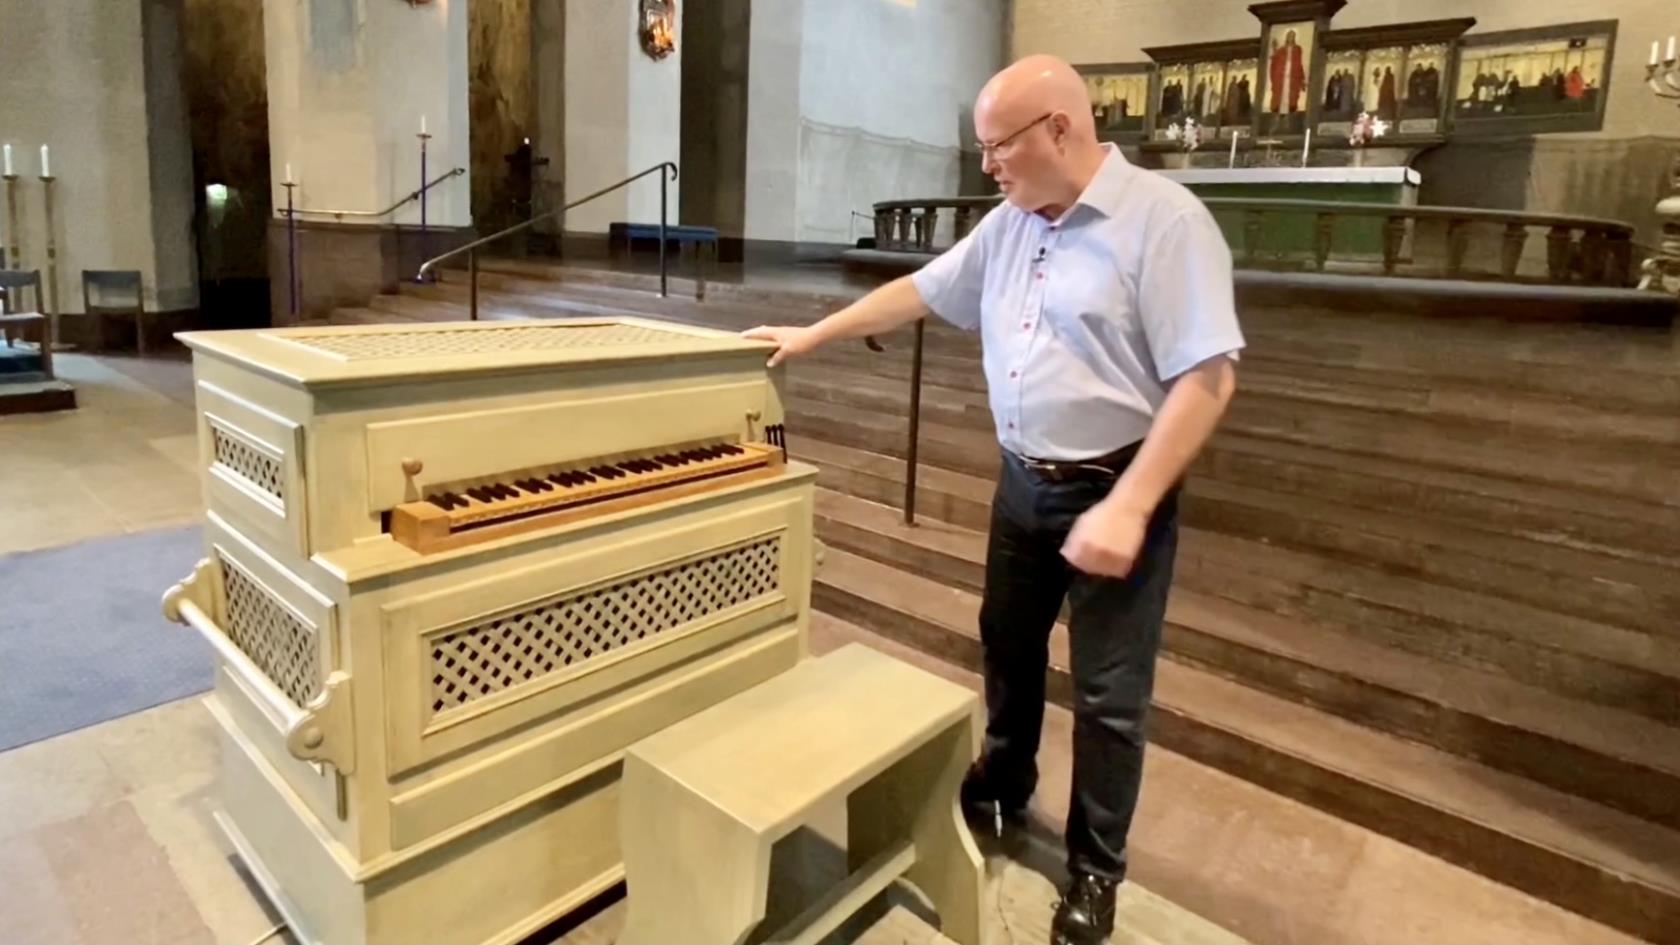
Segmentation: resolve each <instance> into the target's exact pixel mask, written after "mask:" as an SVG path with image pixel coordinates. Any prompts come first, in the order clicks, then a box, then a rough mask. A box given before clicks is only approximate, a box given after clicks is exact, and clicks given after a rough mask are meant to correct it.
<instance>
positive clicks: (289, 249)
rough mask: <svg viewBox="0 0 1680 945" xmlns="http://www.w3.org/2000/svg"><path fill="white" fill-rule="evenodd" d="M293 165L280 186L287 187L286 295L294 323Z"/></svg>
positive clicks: (294, 215) (294, 226)
mask: <svg viewBox="0 0 1680 945" xmlns="http://www.w3.org/2000/svg"><path fill="white" fill-rule="evenodd" d="M291 176H292V166H291V165H290V164H287V165H286V182H285V183H283V184H281V185H280V186H282V187H284V188H286V295H287V301H288V303H289V304H288V305H287V309H288V310H289V311H290V312H291V313H292V324H294V325H295V324H297V321H298V289H299V285H298V265H297V214H296V213H295V212H294V211H293V209H292V193H293V192H294V191H295V190H297V184H296V183H294V182H293V181H292V180H291Z"/></svg>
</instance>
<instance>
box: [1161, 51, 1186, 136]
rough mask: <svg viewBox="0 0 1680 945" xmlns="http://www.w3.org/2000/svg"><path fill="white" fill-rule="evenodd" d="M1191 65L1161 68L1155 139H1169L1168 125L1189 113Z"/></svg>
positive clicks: (1176, 122)
mask: <svg viewBox="0 0 1680 945" xmlns="http://www.w3.org/2000/svg"><path fill="white" fill-rule="evenodd" d="M1189 85H1190V67H1189V66H1187V65H1172V66H1163V67H1162V68H1161V97H1160V99H1159V100H1158V102H1157V107H1156V109H1155V116H1156V117H1155V135H1154V137H1155V140H1157V141H1165V140H1167V131H1166V129H1167V126H1168V125H1176V124H1178V123H1179V122H1181V121H1183V120H1184V118H1185V116H1186V115H1188V114H1189V105H1190V97H1189V88H1188V86H1189Z"/></svg>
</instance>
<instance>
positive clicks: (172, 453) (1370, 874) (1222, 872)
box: [0, 355, 1630, 945]
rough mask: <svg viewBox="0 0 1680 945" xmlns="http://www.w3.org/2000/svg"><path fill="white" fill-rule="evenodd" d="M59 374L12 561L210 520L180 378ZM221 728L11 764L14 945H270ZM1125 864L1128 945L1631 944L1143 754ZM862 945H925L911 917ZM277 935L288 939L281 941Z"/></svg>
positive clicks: (1043, 815) (1054, 811)
mask: <svg viewBox="0 0 1680 945" xmlns="http://www.w3.org/2000/svg"><path fill="white" fill-rule="evenodd" d="M60 368H61V371H62V373H63V374H64V375H65V376H66V377H67V378H69V379H70V380H71V381H72V382H73V383H75V384H76V386H77V390H78V393H79V395H80V397H81V404H82V406H81V408H80V409H78V410H77V411H75V412H73V413H64V414H49V415H39V416H27V417H5V418H0V497H4V498H3V499H0V553H4V552H8V551H17V550H22V549H27V548H38V547H45V546H50V545H55V544H60V543H65V542H70V541H75V540H78V539H81V538H88V537H93V536H96V535H107V534H115V533H121V532H127V531H135V530H140V529H146V528H154V527H160V526H166V525H172V524H179V523H182V522H188V521H192V520H194V519H196V518H197V516H198V514H199V505H198V502H199V496H198V483H197V479H196V477H195V475H194V473H193V471H192V469H193V465H194V457H195V455H196V446H195V442H194V433H193V419H192V411H191V377H190V371H189V370H188V368H187V365H186V363H185V361H183V360H170V359H153V360H146V361H140V360H136V359H133V358H122V357H89V356H84V355H66V356H63V357H61V358H60ZM8 591H10V592H14V593H15V592H20V591H21V592H27V589H26V588H24V589H17V588H12V589H8ZM144 606H148V607H150V606H155V601H153V600H147V601H145V602H144ZM860 634H863V631H860V630H858V629H857V628H854V627H850V626H848V625H845V624H841V623H839V622H837V621H832V620H828V619H821V620H819V621H818V626H817V628H816V629H815V631H814V633H813V639H814V643H815V645H816V646H817V648H818V649H826V648H829V647H832V646H836V645H839V644H840V643H842V642H845V641H846V640H849V639H856V638H859V635H860ZM862 638H863V639H864V640H865V642H869V643H870V644H871V645H876V646H880V647H882V648H883V649H887V650H889V651H890V652H893V653H895V654H896V655H900V656H902V657H903V658H906V659H911V660H914V661H921V659H920V658H919V657H918V656H916V655H915V654H912V653H908V652H905V651H902V650H900V649H898V648H896V647H894V646H893V645H892V644H890V643H888V642H886V641H882V640H880V639H878V638H875V637H872V636H867V635H866V636H864V637H862ZM936 668H937V669H938V670H939V671H940V672H942V673H943V674H945V675H948V676H950V677H951V678H954V679H957V680H959V681H962V682H964V683H965V684H968V685H971V686H973V685H976V684H977V683H976V680H975V679H974V678H973V677H972V676H971V675H969V674H966V673H962V672H961V671H959V670H955V669H952V668H950V667H936ZM209 731H210V729H209V720H208V717H207V714H206V713H205V711H204V709H203V707H202V705H201V704H200V702H199V701H198V700H197V699H188V700H183V701H181V702H176V703H172V704H169V705H165V706H161V707H159V708H157V709H153V710H150V711H147V712H144V713H140V714H137V715H133V716H129V717H127V718H123V719H118V720H115V721H112V722H108V723H105V724H103V725H99V726H95V727H92V728H88V729H83V730H81V731H78V732H73V733H70V734H67V735H64V736H60V737H58V738H55V739H50V740H47V741H43V742H38V743H35V744H32V745H27V746H24V747H22V748H18V749H14V750H12V751H9V752H5V753H0V810H4V811H6V813H7V816H6V817H5V818H0V890H4V893H3V894H0V941H30V942H43V943H57V942H65V943H84V942H105V941H118V940H120V941H131V942H177V941H179V942H189V941H190V942H204V941H217V942H229V943H236V945H237V943H245V942H252V941H255V940H257V939H258V938H259V936H264V935H268V934H269V933H271V932H272V931H273V930H274V927H275V925H276V923H277V919H276V917H275V916H274V915H273V914H272V913H271V912H269V911H268V910H267V909H266V908H265V906H264V905H263V903H262V901H261V900H260V898H259V897H258V896H257V895H255V893H254V892H253V891H252V887H251V885H250V884H249V883H248V881H247V880H246V879H245V878H244V877H243V875H242V873H241V872H240V870H238V869H237V867H236V865H235V861H232V860H230V859H229V858H228V856H227V855H226V853H225V849H224V847H223V845H222V843H221V841H220V839H219V838H218V837H217V836H216V835H215V832H214V828H213V826H212V825H211V822H210V819H209V816H208V813H209V810H210V806H211V804H212V803H213V800H214V790H213V787H212V782H213V777H214V771H215V762H214V757H213V752H212V742H211V739H210V737H209ZM1070 735H1071V722H1070V719H1069V717H1068V715H1067V713H1065V712H1062V711H1059V710H1055V709H1052V710H1051V711H1050V712H1049V714H1048V716H1047V719H1046V739H1045V746H1044V751H1043V755H1042V757H1041V767H1042V768H1043V780H1042V784H1041V787H1042V790H1041V791H1040V794H1039V796H1038V799H1037V800H1036V801H1035V805H1036V807H1035V814H1036V816H1037V817H1038V818H1039V819H1040V821H1041V822H1043V823H1047V824H1054V823H1059V822H1060V819H1061V817H1062V816H1063V814H1064V813H1065V809H1066V797H1067V773H1068V764H1067V761H1068V757H1069V739H1070ZM1131 855H1132V862H1133V866H1132V877H1133V879H1134V880H1136V883H1135V884H1130V885H1129V887H1128V891H1127V896H1128V898H1127V900H1126V906H1125V913H1126V916H1127V918H1126V919H1125V920H1123V923H1122V924H1123V927H1122V929H1121V931H1120V933H1119V934H1117V936H1116V941H1188V940H1197V941H1219V940H1229V935H1228V934H1227V933H1223V932H1220V931H1219V929H1220V928H1223V929H1228V930H1230V933H1234V934H1235V935H1236V936H1240V937H1241V938H1244V939H1248V940H1254V941H1275V942H1328V941H1344V942H1422V941H1452V942H1507V941H1520V942H1530V943H1545V942H1625V941H1630V939H1629V938H1628V937H1627V936H1626V935H1624V934H1621V933H1618V932H1616V931H1614V930H1611V929H1608V928H1605V927H1604V926H1602V925H1599V924H1596V923H1593V922H1590V921H1587V920H1585V919H1582V918H1581V917H1579V916H1576V915H1574V914H1572V913H1569V912H1566V911H1563V910H1561V909H1558V908H1556V907H1555V906H1552V905H1550V904H1548V903H1545V902H1542V901H1540V900H1537V899H1535V898H1533V897H1531V896H1528V895H1525V894H1523V893H1520V892H1517V891H1515V890H1512V889H1510V888H1507V887H1504V886H1501V885H1499V884H1496V883H1493V882H1490V881H1488V880H1485V879H1483V878H1481V877H1479V876H1476V875H1474V874H1472V873H1469V872H1467V871H1465V870H1462V869H1459V868H1457V867H1454V866H1452V865H1450V864H1447V863H1445V862H1443V861H1441V860H1438V859H1435V858H1434V857H1431V856H1428V855H1426V854H1424V853H1421V852H1419V851H1417V850H1415V849H1413V848H1411V847H1407V846H1405V845H1403V844H1400V843H1397V842H1395V841H1393V840H1390V839H1388V838H1386V837H1384V836H1381V835H1379V834H1376V833H1373V832H1371V831H1368V830H1365V829H1363V828H1361V827H1358V826H1355V825H1352V824H1348V823H1346V822H1343V821H1340V820H1337V819H1336V818H1333V817H1329V816H1327V815H1325V814H1322V813H1320V812H1318V811H1316V810H1313V809H1311V808H1309V807H1306V806H1305V805H1302V804H1299V803H1297V802H1295V801H1291V800H1288V799H1286V798H1282V797H1280V796H1278V795H1275V794H1272V793H1270V792H1268V791H1265V790H1263V789H1261V788H1259V787H1256V786H1254V785H1252V784H1249V783H1247V782H1244V781H1241V780H1238V779H1236V778H1232V777H1230V776H1228V775H1225V774H1223V773H1221V772H1219V771H1216V770H1214V769H1211V768H1208V767H1205V766H1202V765H1199V764H1196V763H1194V762H1191V761H1189V760H1187V759H1185V758H1183V757H1181V756H1178V755H1174V754H1172V753H1170V752H1166V751H1162V750H1152V751H1151V753H1150V755H1149V759H1148V763H1147V766H1146V772H1145V783H1144V788H1143V795H1142V801H1141V805H1140V809H1139V811H1138V817H1137V821H1136V824H1135V827H1134V831H1133V836H1132V850H1131ZM994 865H996V866H997V868H998V869H999V871H1000V876H1001V879H1000V882H998V883H997V884H996V885H994V890H995V891H996V894H995V896H994V897H993V901H994V902H995V903H997V905H998V908H999V911H1000V921H1001V922H1004V923H1008V928H1007V929H1006V930H1005V931H1004V932H1003V933H1002V934H1001V935H1000V936H999V939H1003V938H1005V937H1008V938H1013V939H1015V940H1020V941H1034V940H1037V941H1042V940H1043V938H1042V937H1043V934H1044V923H1045V922H1046V921H1047V920H1048V909H1049V900H1050V896H1051V890H1050V886H1049V881H1048V880H1047V879H1045V878H1044V877H1043V876H1040V875H1038V874H1037V873H1035V872H1033V871H1032V870H1031V869H1030V868H1026V867H1019V866H1007V867H1005V866H1003V865H1002V864H994ZM1029 865H1030V863H1029ZM603 906H604V907H603V908H601V909H599V910H597V911H594V912H592V913H590V914H588V915H587V916H583V917H580V918H579V920H577V921H574V922H573V923H571V924H569V925H562V926H556V927H554V928H552V929H550V930H547V931H546V932H545V933H544V935H542V936H540V937H539V939H538V940H543V941H566V942H607V941H610V940H611V938H612V936H613V934H614V933H615V932H616V930H617V928H618V925H619V923H620V922H622V915H621V910H622V905H621V904H614V903H611V902H608V903H604V904H603ZM1196 916H1201V917H1202V918H1203V919H1205V920H1207V921H1208V922H1211V923H1214V925H1213V926H1209V925H1207V924H1204V923H1203V922H1202V921H1201V920H1198V919H1196ZM851 934H852V935H854V936H855V937H854V938H852V940H855V941H897V942H910V941H930V940H932V939H931V938H930V937H929V934H930V933H929V930H928V929H927V928H926V926H925V925H922V924H920V923H919V922H918V921H917V920H916V919H915V915H914V910H913V909H910V908H894V909H891V910H889V911H886V912H884V913H883V914H881V915H879V916H877V917H876V919H875V921H874V922H873V924H871V925H869V926H867V927H865V928H862V929H853V930H851ZM270 939H271V940H274V941H284V940H286V938H285V934H284V932H283V931H282V932H279V933H276V934H273V935H272V936H270Z"/></svg>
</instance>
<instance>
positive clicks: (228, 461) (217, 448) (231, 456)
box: [210, 423, 286, 502]
mask: <svg viewBox="0 0 1680 945" xmlns="http://www.w3.org/2000/svg"><path fill="white" fill-rule="evenodd" d="M210 442H211V449H212V453H213V456H214V457H215V462H216V465H218V466H221V467H223V468H225V469H227V470H228V471H229V472H232V473H237V474H238V475H239V476H240V477H242V478H244V479H245V480H247V481H249V482H250V483H251V484H252V485H254V486H256V487H257V488H258V489H261V490H262V491H264V492H266V493H268V494H269V495H272V496H274V497H275V498H276V499H279V500H280V501H281V502H285V501H286V487H285V484H284V479H283V478H282V476H281V467H280V460H278V459H275V458H274V457H272V456H270V455H268V453H266V452H264V451H263V450H261V449H259V448H258V447H257V446H256V445H255V444H252V443H250V442H248V441H246V440H245V439H244V438H242V437H240V436H239V435H238V434H237V433H234V432H232V431H230V430H224V429H222V427H220V426H219V425H217V424H215V423H212V424H210Z"/></svg>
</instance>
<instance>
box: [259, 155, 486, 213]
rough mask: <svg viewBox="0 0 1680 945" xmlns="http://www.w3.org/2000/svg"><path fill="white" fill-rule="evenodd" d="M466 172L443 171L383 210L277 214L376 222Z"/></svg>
mask: <svg viewBox="0 0 1680 945" xmlns="http://www.w3.org/2000/svg"><path fill="white" fill-rule="evenodd" d="M466 172H467V169H466V168H464V167H457V168H453V169H451V170H447V171H444V172H443V173H442V174H439V175H438V176H437V177H436V178H435V179H433V180H430V181H427V182H426V186H424V187H421V188H419V189H418V190H413V191H410V192H409V194H408V196H406V197H404V198H402V199H401V200H398V201H397V202H396V203H394V204H391V205H390V206H389V207H386V208H385V209H383V210H316V209H313V208H310V207H293V208H291V209H289V210H286V209H282V210H280V211H279V213H280V214H281V215H282V216H287V215H289V216H297V215H298V214H300V213H313V214H318V215H321V216H330V217H335V218H337V219H340V220H342V219H344V218H345V217H365V218H367V219H370V220H377V219H379V218H380V217H388V216H390V215H391V214H393V213H396V212H397V211H398V210H400V209H402V208H403V206H404V205H406V204H408V203H411V202H413V201H415V200H419V199H420V195H421V194H423V193H426V192H428V191H430V190H431V189H432V188H433V187H436V186H437V185H439V184H441V183H443V182H444V181H446V180H448V179H449V178H451V177H460V176H461V175H462V174H465V173H466Z"/></svg>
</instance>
